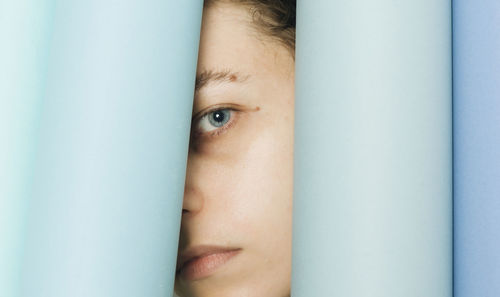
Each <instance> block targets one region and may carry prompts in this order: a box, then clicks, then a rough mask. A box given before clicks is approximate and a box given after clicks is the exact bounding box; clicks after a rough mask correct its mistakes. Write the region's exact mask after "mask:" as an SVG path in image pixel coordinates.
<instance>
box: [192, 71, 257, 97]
mask: <svg viewBox="0 0 500 297" xmlns="http://www.w3.org/2000/svg"><path fill="white" fill-rule="evenodd" d="M249 77H250V75H246V76H242V75H241V74H240V73H238V72H232V71H230V70H224V71H214V70H206V71H203V72H201V73H199V74H197V75H196V83H195V87H194V91H195V92H198V91H200V90H201V89H202V88H203V87H205V86H207V85H209V84H211V83H214V82H244V81H245V80H247V79H248V78H249Z"/></svg>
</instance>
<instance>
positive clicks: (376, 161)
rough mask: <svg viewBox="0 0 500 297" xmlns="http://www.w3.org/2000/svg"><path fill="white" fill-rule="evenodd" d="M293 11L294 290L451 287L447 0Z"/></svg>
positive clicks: (375, 293) (433, 294)
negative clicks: (294, 43) (295, 45)
mask: <svg viewBox="0 0 500 297" xmlns="http://www.w3.org/2000/svg"><path fill="white" fill-rule="evenodd" d="M297 13H298V14H297V41H296V44H297V48H296V97H295V98H296V99H295V100H296V105H295V167H294V175H295V176H294V177H295V180H294V187H295V188H294V206H293V208H294V212H293V216H294V221H293V253H292V254H293V260H292V296H293V297H309V296H346V297H347V296H356V297H388V296H405V297H422V296H426V297H451V296H452V295H451V294H452V208H451V207H452V191H451V189H452V179H451V177H452V174H451V173H452V138H451V136H452V134H451V127H452V121H451V118H452V117H451V111H452V101H451V100H452V98H451V70H452V68H451V61H452V59H451V2H450V1H448V0H420V1H390V0H380V1H361V0H350V1H340V0H328V1H327V0H318V1H304V0H299V1H298V4H297Z"/></svg>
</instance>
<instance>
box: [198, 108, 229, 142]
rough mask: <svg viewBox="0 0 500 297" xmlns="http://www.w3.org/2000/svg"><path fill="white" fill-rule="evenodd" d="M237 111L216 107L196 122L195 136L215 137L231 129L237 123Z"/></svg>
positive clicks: (199, 117)
mask: <svg viewBox="0 0 500 297" xmlns="http://www.w3.org/2000/svg"><path fill="white" fill-rule="evenodd" d="M235 116H236V110H235V109H234V108H231V107H215V108H213V109H211V110H208V111H206V112H204V113H203V114H202V115H200V116H198V117H197V118H196V119H195V120H194V125H193V129H194V131H193V132H194V134H195V136H215V135H218V134H220V133H222V132H224V131H225V130H227V129H229V128H230V127H231V126H232V124H233V123H234V121H235Z"/></svg>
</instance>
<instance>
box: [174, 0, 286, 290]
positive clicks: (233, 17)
mask: <svg viewBox="0 0 500 297" xmlns="http://www.w3.org/2000/svg"><path fill="white" fill-rule="evenodd" d="M200 42H201V44H200V52H199V59H198V70H197V75H198V86H197V91H196V94H195V99H194V108H193V115H194V118H193V123H192V138H191V143H190V151H189V158H188V166H187V175H186V188H185V193H184V204H183V215H182V223H181V236H180V243H179V252H182V251H185V250H186V249H188V248H191V247H194V246H199V245H217V246H223V247H231V248H240V249H241V250H240V252H239V253H238V254H237V255H236V256H234V257H232V258H231V259H229V260H228V261H227V262H226V263H224V264H223V265H222V266H220V267H218V268H217V269H216V270H215V271H214V272H212V273H211V274H210V275H208V276H205V277H202V278H199V279H195V280H188V279H184V278H183V277H182V276H181V275H179V274H177V275H176V280H175V292H176V294H177V295H179V296H181V297H254V296H255V297H267V296H269V297H284V296H289V295H290V277H291V243H292V242H291V238H292V190H293V120H294V60H293V57H292V54H291V53H290V52H289V50H288V49H286V48H285V47H284V46H282V45H280V44H279V43H278V42H276V41H274V40H272V39H269V38H265V37H262V33H260V32H258V31H257V30H256V28H255V27H254V26H253V25H252V19H251V16H250V14H249V13H248V10H247V9H246V8H245V7H243V6H239V5H235V4H230V3H217V4H214V5H213V6H210V7H209V8H207V9H205V11H204V13H203V24H202V33H201V41H200ZM217 110H219V112H217ZM207 112H208V114H207ZM215 113H217V115H215ZM204 114H206V116H205V117H203V115H204ZM217 116H218V117H219V120H220V119H222V118H223V119H224V120H221V121H220V123H219V122H217V121H215V120H216V118H217ZM210 117H212V118H211V119H212V121H210ZM214 123H215V125H214Z"/></svg>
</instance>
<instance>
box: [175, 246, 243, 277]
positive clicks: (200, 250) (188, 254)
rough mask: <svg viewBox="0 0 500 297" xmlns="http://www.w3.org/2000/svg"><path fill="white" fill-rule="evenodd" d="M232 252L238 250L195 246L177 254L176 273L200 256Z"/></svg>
mask: <svg viewBox="0 0 500 297" xmlns="http://www.w3.org/2000/svg"><path fill="white" fill-rule="evenodd" d="M234 250H239V248H234V247H223V246H216V245H197V246H192V247H189V248H187V249H184V250H183V251H182V252H181V253H180V254H179V260H178V261H177V268H176V271H179V270H180V269H182V267H184V264H185V263H186V262H188V261H189V260H191V259H194V258H197V257H201V256H206V255H210V254H216V253H221V252H229V251H234Z"/></svg>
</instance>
